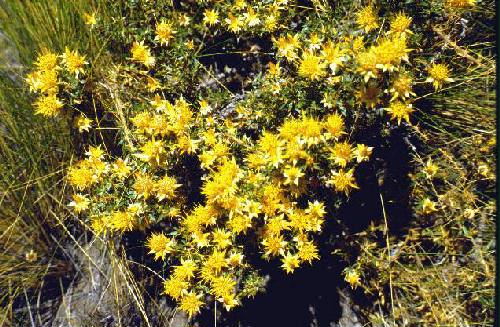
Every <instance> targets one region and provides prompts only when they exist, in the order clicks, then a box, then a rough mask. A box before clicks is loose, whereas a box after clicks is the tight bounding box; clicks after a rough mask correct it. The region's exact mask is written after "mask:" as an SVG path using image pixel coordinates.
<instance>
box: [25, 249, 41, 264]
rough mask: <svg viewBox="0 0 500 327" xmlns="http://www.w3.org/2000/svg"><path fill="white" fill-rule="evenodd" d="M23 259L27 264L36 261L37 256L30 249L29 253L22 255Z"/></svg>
mask: <svg viewBox="0 0 500 327" xmlns="http://www.w3.org/2000/svg"><path fill="white" fill-rule="evenodd" d="M24 258H25V259H26V261H28V262H34V261H36V260H37V258H38V255H37V253H36V252H35V251H34V250H33V249H31V250H30V251H29V252H26V254H25V255H24Z"/></svg>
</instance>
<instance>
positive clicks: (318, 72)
mask: <svg viewBox="0 0 500 327" xmlns="http://www.w3.org/2000/svg"><path fill="white" fill-rule="evenodd" d="M326 66H327V63H326V62H325V61H323V59H322V57H320V56H317V55H315V54H314V53H313V52H311V51H308V52H304V53H303V54H302V59H301V60H300V63H299V71H298V72H299V75H300V76H302V77H306V78H309V79H311V80H319V79H320V78H321V77H323V76H325V75H326V71H325V68H326Z"/></svg>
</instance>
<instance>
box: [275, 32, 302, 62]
mask: <svg viewBox="0 0 500 327" xmlns="http://www.w3.org/2000/svg"><path fill="white" fill-rule="evenodd" d="M273 42H274V44H275V46H276V48H278V53H277V55H278V57H285V58H286V59H288V60H290V61H292V60H295V59H296V58H297V49H298V48H299V47H300V41H299V36H298V35H297V34H295V35H290V34H287V35H286V37H285V36H283V35H281V36H280V37H279V38H278V39H275V38H273Z"/></svg>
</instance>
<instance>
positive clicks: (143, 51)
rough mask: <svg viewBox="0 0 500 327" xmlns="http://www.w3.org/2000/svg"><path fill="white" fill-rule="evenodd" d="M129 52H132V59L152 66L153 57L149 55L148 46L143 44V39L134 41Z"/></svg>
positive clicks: (153, 62)
mask: <svg viewBox="0 0 500 327" xmlns="http://www.w3.org/2000/svg"><path fill="white" fill-rule="evenodd" d="M130 52H131V53H132V60H133V61H135V62H139V63H141V64H143V65H144V66H146V67H148V68H150V67H152V66H154V64H155V58H154V57H153V56H152V55H151V51H150V50H149V48H148V47H147V46H145V45H144V41H141V42H134V44H132V49H131V50H130Z"/></svg>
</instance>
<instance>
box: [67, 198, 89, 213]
mask: <svg viewBox="0 0 500 327" xmlns="http://www.w3.org/2000/svg"><path fill="white" fill-rule="evenodd" d="M72 197H73V201H71V202H70V203H69V204H68V205H69V206H70V207H73V208H74V209H75V212H76V213H80V212H82V211H85V210H87V209H88V208H89V204H90V200H89V199H88V198H87V197H86V196H85V195H83V194H73V196H72Z"/></svg>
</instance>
